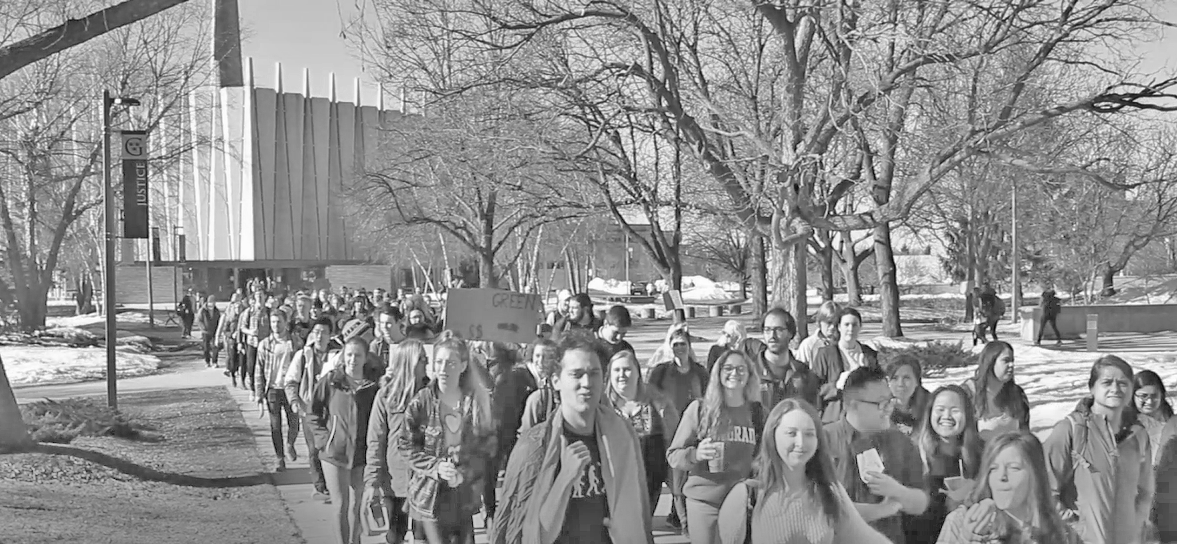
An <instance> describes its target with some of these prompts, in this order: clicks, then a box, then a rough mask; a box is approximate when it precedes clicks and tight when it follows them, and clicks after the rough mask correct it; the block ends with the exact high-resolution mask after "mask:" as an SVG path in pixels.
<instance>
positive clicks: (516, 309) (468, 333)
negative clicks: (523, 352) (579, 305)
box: [445, 289, 544, 344]
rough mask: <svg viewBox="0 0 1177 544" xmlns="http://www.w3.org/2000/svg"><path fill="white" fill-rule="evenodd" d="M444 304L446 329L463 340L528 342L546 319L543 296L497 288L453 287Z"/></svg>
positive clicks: (533, 337)
mask: <svg viewBox="0 0 1177 544" xmlns="http://www.w3.org/2000/svg"><path fill="white" fill-rule="evenodd" d="M448 293H449V294H448V295H447V298H446V306H445V328H447V329H450V330H452V331H454V333H455V334H456V335H457V336H459V337H460V338H462V339H463V340H489V341H497V342H513V343H516V344H529V343H531V342H534V341H535V330H536V327H538V326H539V324H540V322H541V321H542V320H543V312H544V299H543V297H542V296H540V295H531V294H524V293H513V292H511V291H500V290H498V289H450V290H449V291H448Z"/></svg>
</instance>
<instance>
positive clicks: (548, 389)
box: [519, 340, 560, 434]
mask: <svg viewBox="0 0 1177 544" xmlns="http://www.w3.org/2000/svg"><path fill="white" fill-rule="evenodd" d="M530 351H531V356H530V357H528V359H527V360H528V363H527V370H528V371H530V372H531V375H532V376H533V377H534V378H535V383H536V385H537V386H538V388H537V389H536V390H535V391H532V392H531V394H530V395H528V396H527V401H526V402H525V403H524V406H523V416H522V418H521V421H520V423H519V433H520V434H522V433H523V432H525V431H527V429H530V428H532V427H534V426H536V425H538V424H540V423H543V422H545V421H547V420H548V416H549V415H551V413H552V412H553V411H555V410H556V406H557V405H558V404H559V403H560V393H559V392H558V391H556V386H555V378H556V375H557V374H559V372H560V358H559V356H558V353H559V351H558V348H557V346H556V343H555V342H552V341H551V340H537V341H535V343H533V344H532V345H531V349H530Z"/></svg>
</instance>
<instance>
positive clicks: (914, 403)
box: [883, 354, 967, 436]
mask: <svg viewBox="0 0 1177 544" xmlns="http://www.w3.org/2000/svg"><path fill="white" fill-rule="evenodd" d="M883 371H884V372H886V373H887V385H888V386H890V387H891V394H892V395H894V396H895V408H894V411H892V412H891V425H892V426H894V427H895V428H896V429H899V431H900V432H902V433H903V434H906V435H908V436H911V434H912V433H913V432H915V428H916V427H917V426H918V425H919V423H920V421H921V420H923V417H924V412H925V411H926V409H927V407H928V400H929V399H930V398H931V394H930V393H928V390H927V389H925V388H924V378H923V366H922V365H920V362H919V359H916V358H915V357H913V356H911V355H906V354H903V355H899V356H898V357H896V358H894V359H892V360H891V361H889V362H888V363H887V365H886V366H885V367H884V368H883ZM966 398H967V397H966Z"/></svg>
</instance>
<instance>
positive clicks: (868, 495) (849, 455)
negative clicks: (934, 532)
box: [825, 366, 928, 544]
mask: <svg viewBox="0 0 1177 544" xmlns="http://www.w3.org/2000/svg"><path fill="white" fill-rule="evenodd" d="M845 381H846V383H845V386H844V395H845V396H844V398H843V400H844V402H845V415H844V417H842V418H841V419H839V420H838V421H836V422H834V423H831V424H829V425H825V434H826V439H827V444H829V447H830V450H829V451H830V456H831V457H833V459H834V467H835V468H836V469H837V474H838V479H839V482H840V483H841V484H842V487H845V488H846V492H847V493H848V494H849V495H850V500H852V501H854V504H855V507H856V508H858V512H859V513H860V514H862V517H863V519H865V520H866V521H867V522H868V523H870V524H871V527H874V528H875V529H876V530H878V531H879V532H880V533H883V535H885V536H886V537H887V538H889V539H891V541H892V542H894V543H895V544H906V542H907V538H906V535H905V533H904V523H903V521H904V520H903V516H902V515H901V514H906V515H908V516H918V515H920V514H922V513H924V510H925V509H926V508H927V506H928V494H927V493H925V492H924V473H923V467H922V466H921V462H920V454H919V451H918V450H917V449H916V447H915V445H914V444H913V443H912V442H911V439H909V438H908V437H907V436H904V434H903V433H901V432H899V431H897V430H895V429H892V428H891V409H892V408H894V403H895V397H894V396H893V395H892V394H891V388H890V386H888V385H887V375H886V374H885V373H883V371H882V369H880V368H879V367H877V366H862V367H859V368H857V369H855V370H854V371H852V372H850V375H849V376H847V378H846V380H845Z"/></svg>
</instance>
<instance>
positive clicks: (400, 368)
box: [380, 339, 425, 412]
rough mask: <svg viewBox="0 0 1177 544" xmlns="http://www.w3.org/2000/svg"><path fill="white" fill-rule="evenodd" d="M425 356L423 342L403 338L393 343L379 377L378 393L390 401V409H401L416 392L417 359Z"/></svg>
mask: <svg viewBox="0 0 1177 544" xmlns="http://www.w3.org/2000/svg"><path fill="white" fill-rule="evenodd" d="M424 356H425V344H422V343H421V341H419V340H412V339H409V340H405V341H403V342H401V343H399V344H394V345H393V346H392V348H391V349H390V350H389V353H388V369H387V370H385V371H384V376H383V377H381V378H380V395H381V396H382V397H383V398H384V399H385V400H386V401H391V402H392V403H393V406H391V407H390V408H391V411H397V412H399V411H403V410H404V408H405V406H408V404H409V400H411V399H412V398H413V395H415V394H416V393H417V383H418V382H417V373H416V371H417V361H420V360H421V358H422V357H424Z"/></svg>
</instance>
